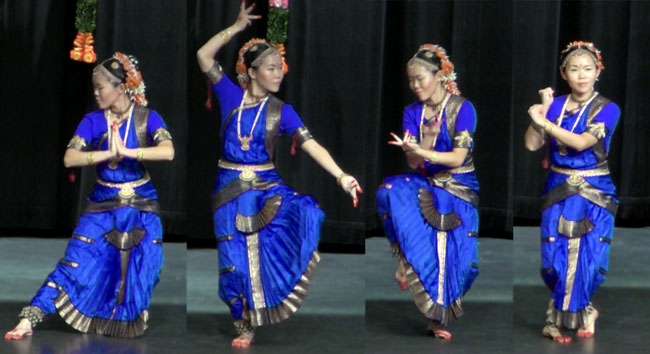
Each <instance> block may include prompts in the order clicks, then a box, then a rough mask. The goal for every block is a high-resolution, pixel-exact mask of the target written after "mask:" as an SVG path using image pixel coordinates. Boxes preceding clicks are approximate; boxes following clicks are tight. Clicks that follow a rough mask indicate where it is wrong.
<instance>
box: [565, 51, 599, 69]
mask: <svg viewBox="0 0 650 354" xmlns="http://www.w3.org/2000/svg"><path fill="white" fill-rule="evenodd" d="M595 66H596V64H595V63H594V60H593V59H592V58H591V56H590V55H589V54H587V53H585V52H579V53H576V54H575V55H573V56H572V57H571V58H569V62H568V63H567V67H569V68H587V67H595Z"/></svg>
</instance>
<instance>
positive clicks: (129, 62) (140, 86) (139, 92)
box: [113, 52, 148, 106]
mask: <svg viewBox="0 0 650 354" xmlns="http://www.w3.org/2000/svg"><path fill="white" fill-rule="evenodd" d="M113 58H114V59H117V60H118V61H119V62H120V64H121V65H122V70H124V73H126V78H124V85H125V86H126V94H127V95H128V96H129V98H130V99H131V101H133V102H135V104H139V105H141V106H146V105H147V103H148V102H147V99H146V98H145V89H146V86H145V85H144V80H142V74H141V73H140V71H139V70H138V59H136V57H134V56H133V55H126V54H124V53H121V52H115V54H113Z"/></svg>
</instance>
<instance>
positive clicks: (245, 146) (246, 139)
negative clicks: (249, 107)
mask: <svg viewBox="0 0 650 354" xmlns="http://www.w3.org/2000/svg"><path fill="white" fill-rule="evenodd" d="M247 95H248V90H246V91H244V97H242V99H241V103H240V104H239V112H237V139H239V143H240V144H241V147H240V148H241V149H242V150H243V151H248V150H250V148H251V145H250V141H251V140H253V131H254V130H255V126H256V125H257V121H258V120H259V118H260V113H262V109H264V104H266V101H267V100H268V99H269V96H268V95H267V96H266V97H264V99H263V100H262V103H261V104H260V108H259V109H258V110H257V114H256V115H255V120H254V121H253V126H252V127H251V132H250V134H249V135H247V136H246V135H245V136H242V135H241V112H242V111H243V108H244V101H245V100H246V96H247Z"/></svg>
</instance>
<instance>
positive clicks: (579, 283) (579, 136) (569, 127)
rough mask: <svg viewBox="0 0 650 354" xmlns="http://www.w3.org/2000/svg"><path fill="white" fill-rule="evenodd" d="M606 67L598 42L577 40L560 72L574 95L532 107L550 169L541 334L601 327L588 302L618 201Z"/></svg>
mask: <svg viewBox="0 0 650 354" xmlns="http://www.w3.org/2000/svg"><path fill="white" fill-rule="evenodd" d="M603 69H604V66H603V64H602V62H601V57H600V51H598V49H596V47H595V46H594V45H593V44H592V43H588V42H573V43H570V44H569V45H568V46H567V47H566V49H564V50H563V51H562V56H561V58H560V74H561V75H562V78H563V79H564V80H565V81H566V82H567V84H568V85H569V87H570V88H571V93H570V94H569V95H565V96H560V97H557V98H555V99H554V98H553V90H552V89H551V88H550V87H549V88H545V89H543V90H540V91H539V94H540V96H541V98H542V103H541V104H536V105H533V106H531V107H530V109H529V110H528V114H529V115H530V118H531V121H532V122H531V124H530V126H529V127H528V130H527V131H526V136H525V144H526V148H527V149H529V150H531V151H535V150H538V149H539V148H541V147H542V146H544V145H547V146H549V148H550V159H551V172H550V174H549V176H548V179H547V180H546V185H545V186H544V195H543V196H542V200H543V202H542V225H541V233H542V278H543V279H544V282H545V283H546V285H547V286H548V287H549V289H551V291H552V295H551V301H550V304H549V307H548V311H547V315H548V317H547V319H546V325H545V326H544V329H543V330H542V334H543V335H545V336H548V337H550V338H552V339H553V340H554V341H557V342H570V341H571V337H570V336H568V335H565V334H564V333H562V332H561V331H560V329H561V327H565V328H568V329H578V331H577V336H578V337H579V338H586V337H592V336H593V335H594V333H595V328H596V319H597V318H598V311H597V310H596V308H594V307H593V305H592V304H591V302H590V299H591V297H592V296H593V294H594V293H595V292H596V290H597V289H598V287H599V286H600V284H602V282H603V281H604V280H605V274H606V273H607V269H608V256H609V245H610V242H611V240H612V234H613V231H614V216H615V215H616V209H617V206H618V199H617V197H616V188H615V187H614V184H613V183H612V179H611V177H610V176H609V169H608V167H607V153H608V152H609V144H610V141H611V139H612V135H613V134H614V129H615V128H616V124H617V122H618V118H619V115H620V110H619V108H618V106H617V105H616V104H615V103H613V102H611V101H610V100H608V99H606V98H605V97H603V96H601V95H599V94H598V92H596V91H595V90H594V84H595V83H596V81H597V80H598V76H599V75H600V72H601V70H603Z"/></svg>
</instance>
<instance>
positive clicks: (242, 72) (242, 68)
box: [235, 38, 289, 88]
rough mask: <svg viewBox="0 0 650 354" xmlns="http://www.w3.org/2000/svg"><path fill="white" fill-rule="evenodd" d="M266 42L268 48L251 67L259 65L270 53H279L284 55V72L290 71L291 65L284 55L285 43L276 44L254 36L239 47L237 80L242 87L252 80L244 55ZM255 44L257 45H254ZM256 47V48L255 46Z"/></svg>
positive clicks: (236, 67) (236, 69)
mask: <svg viewBox="0 0 650 354" xmlns="http://www.w3.org/2000/svg"><path fill="white" fill-rule="evenodd" d="M260 43H263V44H266V47H267V48H266V49H264V51H263V52H262V53H261V54H259V55H258V56H257V58H255V60H254V61H253V62H252V63H251V67H254V68H256V67H258V66H259V65H260V64H261V63H262V61H264V58H266V57H267V56H268V55H270V54H273V53H278V54H280V56H281V57H282V72H284V73H285V74H286V73H288V72H289V65H287V62H286V61H285V58H284V55H285V54H286V51H285V49H284V45H282V44H281V43H277V44H274V45H271V44H269V43H268V42H267V41H265V40H264V39H261V38H253V39H251V40H249V41H248V42H246V44H244V45H243V46H242V47H241V48H240V49H239V57H238V58H237V65H236V66H235V71H236V72H237V81H238V82H239V86H241V87H242V88H246V87H247V86H248V83H249V82H250V77H249V76H248V67H247V66H246V62H245V61H244V55H246V53H247V52H248V51H250V50H259V49H258V47H257V46H255V45H256V44H260ZM254 46H255V47H254ZM253 47H254V48H253Z"/></svg>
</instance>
